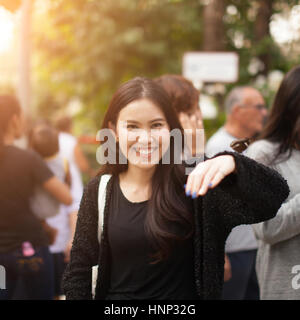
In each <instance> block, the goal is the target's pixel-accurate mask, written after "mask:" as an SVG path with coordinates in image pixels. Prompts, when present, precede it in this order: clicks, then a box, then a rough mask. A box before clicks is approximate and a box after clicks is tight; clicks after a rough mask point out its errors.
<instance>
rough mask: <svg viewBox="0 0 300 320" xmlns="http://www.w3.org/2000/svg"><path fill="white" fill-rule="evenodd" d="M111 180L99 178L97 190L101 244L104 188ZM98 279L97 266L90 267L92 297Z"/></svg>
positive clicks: (106, 175)
mask: <svg viewBox="0 0 300 320" xmlns="http://www.w3.org/2000/svg"><path fill="white" fill-rule="evenodd" d="M110 178H111V174H104V175H102V176H101V177H100V182H99V190H98V241H99V244H100V242H101V234H102V231H103V221H104V207H105V199H106V186H107V183H108V181H109V179H110ZM97 278H98V265H96V266H93V267H92V296H93V298H94V297H95V292H96V285H97Z"/></svg>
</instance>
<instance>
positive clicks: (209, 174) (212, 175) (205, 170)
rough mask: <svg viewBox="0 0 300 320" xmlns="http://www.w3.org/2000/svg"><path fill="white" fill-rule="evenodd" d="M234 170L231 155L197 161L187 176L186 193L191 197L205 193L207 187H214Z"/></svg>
mask: <svg viewBox="0 0 300 320" xmlns="http://www.w3.org/2000/svg"><path fill="white" fill-rule="evenodd" d="M234 170H235V162H234V158H233V157H232V156H227V155H226V156H219V157H216V158H214V159H210V160H206V161H205V162H202V163H199V164H198V165H197V166H196V168H195V169H194V170H193V171H192V172H191V174H190V175H189V176H188V179H187V184H186V186H185V190H186V195H187V196H192V197H193V198H196V197H197V196H198V195H201V196H203V195H205V194H206V192H207V190H208V189H209V188H214V187H216V186H217V185H218V184H219V183H220V182H221V181H222V180H223V179H224V178H225V177H226V176H227V175H228V174H230V173H231V172H233V171H234Z"/></svg>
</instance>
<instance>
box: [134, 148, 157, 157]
mask: <svg viewBox="0 0 300 320" xmlns="http://www.w3.org/2000/svg"><path fill="white" fill-rule="evenodd" d="M156 149H157V147H156V148H151V149H141V148H134V150H135V151H137V152H138V153H140V154H141V155H145V156H146V155H148V154H150V153H152V152H154V151H155V150H156Z"/></svg>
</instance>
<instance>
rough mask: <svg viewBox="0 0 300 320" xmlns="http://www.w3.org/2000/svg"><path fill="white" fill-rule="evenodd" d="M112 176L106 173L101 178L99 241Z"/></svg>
mask: <svg viewBox="0 0 300 320" xmlns="http://www.w3.org/2000/svg"><path fill="white" fill-rule="evenodd" d="M110 178H111V174H104V175H102V176H101V178H100V182H99V190H98V241H99V243H100V242H101V234H102V231H103V220H104V206H105V199H106V186H107V183H108V181H109V180H110Z"/></svg>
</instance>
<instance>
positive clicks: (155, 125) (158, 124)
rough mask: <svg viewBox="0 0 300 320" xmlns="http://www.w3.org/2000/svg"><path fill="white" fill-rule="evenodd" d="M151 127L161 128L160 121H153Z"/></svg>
mask: <svg viewBox="0 0 300 320" xmlns="http://www.w3.org/2000/svg"><path fill="white" fill-rule="evenodd" d="M152 127H153V128H161V127H162V123H159V122H158V123H154V124H153V125H152Z"/></svg>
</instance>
